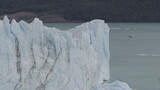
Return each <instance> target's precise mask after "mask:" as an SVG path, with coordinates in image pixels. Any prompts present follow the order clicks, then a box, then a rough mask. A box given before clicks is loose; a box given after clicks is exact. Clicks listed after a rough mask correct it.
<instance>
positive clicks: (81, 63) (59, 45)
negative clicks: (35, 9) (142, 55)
mask: <svg viewBox="0 0 160 90" xmlns="http://www.w3.org/2000/svg"><path fill="white" fill-rule="evenodd" d="M109 30H110V29H109V27H108V25H107V24H106V23H105V22H104V21H103V20H98V19H97V20H92V21H90V22H87V23H83V24H81V25H79V26H77V27H75V28H72V29H69V30H63V31H62V30H59V29H56V28H49V27H46V26H44V25H43V22H42V21H41V20H39V19H38V18H35V19H34V20H33V22H32V23H27V22H25V21H20V22H16V21H15V20H12V21H10V20H9V19H8V17H7V16H5V17H4V19H3V20H0V90H132V89H131V88H129V86H128V85H127V84H126V83H123V82H119V81H116V82H113V83H111V84H109V83H104V81H106V80H109V79H110V69H109V58H110V53H109Z"/></svg>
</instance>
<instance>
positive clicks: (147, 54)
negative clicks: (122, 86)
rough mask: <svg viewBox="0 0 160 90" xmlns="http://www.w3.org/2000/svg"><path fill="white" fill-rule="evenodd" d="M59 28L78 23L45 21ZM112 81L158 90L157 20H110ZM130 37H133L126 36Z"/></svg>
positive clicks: (141, 89) (159, 52) (159, 37)
mask: <svg viewBox="0 0 160 90" xmlns="http://www.w3.org/2000/svg"><path fill="white" fill-rule="evenodd" d="M45 25H46V26H49V27H56V28H59V29H69V28H73V27H75V26H77V25H80V23H48V24H45ZM108 25H109V26H110V28H111V30H110V53H111V58H110V69H111V82H112V81H115V80H120V81H124V82H127V83H128V84H129V86H130V87H131V88H135V89H137V90H160V23H109V24H108ZM129 36H131V37H133V38H129Z"/></svg>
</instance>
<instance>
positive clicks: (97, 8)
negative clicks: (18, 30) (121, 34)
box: [0, 0, 160, 22]
mask: <svg viewBox="0 0 160 90" xmlns="http://www.w3.org/2000/svg"><path fill="white" fill-rule="evenodd" d="M159 6H160V1H159V0H0V15H5V14H14V13H17V12H32V13H34V14H36V15H39V14H42V13H43V18H45V15H46V16H47V15H50V17H52V16H55V15H58V16H60V17H59V18H61V17H63V18H64V19H65V20H66V21H82V22H83V21H88V20H91V19H95V18H99V19H104V20H106V21H107V22H160V8H159ZM44 13H45V14H44ZM46 22H47V20H46Z"/></svg>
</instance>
